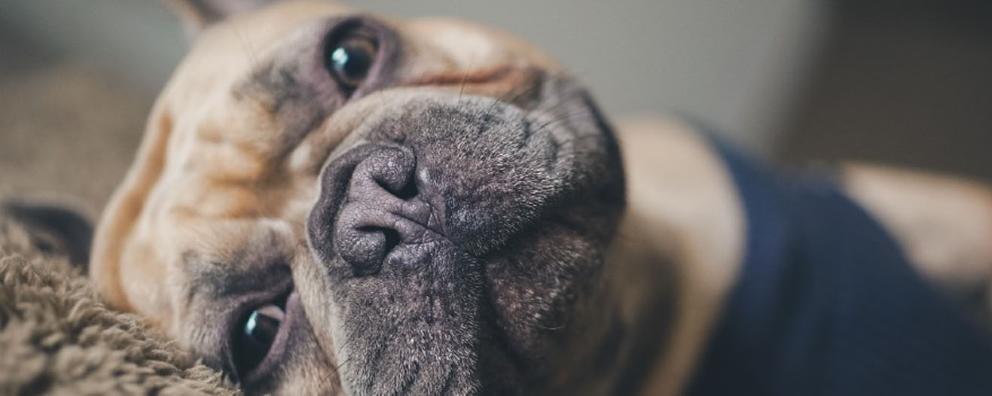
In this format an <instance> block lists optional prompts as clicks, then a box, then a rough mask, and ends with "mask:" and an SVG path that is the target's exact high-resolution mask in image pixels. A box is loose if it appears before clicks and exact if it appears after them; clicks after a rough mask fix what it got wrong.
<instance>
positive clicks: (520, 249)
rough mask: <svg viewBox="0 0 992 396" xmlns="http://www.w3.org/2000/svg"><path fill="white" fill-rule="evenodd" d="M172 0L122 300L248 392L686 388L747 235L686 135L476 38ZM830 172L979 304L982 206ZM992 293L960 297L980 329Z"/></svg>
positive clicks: (953, 193) (443, 23) (725, 173)
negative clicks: (185, 39) (173, 14)
mask: <svg viewBox="0 0 992 396" xmlns="http://www.w3.org/2000/svg"><path fill="white" fill-rule="evenodd" d="M172 5H173V6H174V8H175V9H176V10H178V11H179V14H180V15H182V16H184V18H185V21H186V22H187V26H188V27H189V30H190V31H191V32H194V33H193V35H194V36H195V38H194V41H193V45H192V48H191V50H190V52H189V54H188V55H187V56H186V58H185V60H184V61H183V62H182V63H181V65H180V66H179V67H178V69H177V70H176V71H175V74H174V75H173V77H172V79H171V80H170V82H169V83H168V84H167V86H166V87H165V88H164V90H163V91H162V93H161V96H160V97H159V99H158V101H157V102H156V104H155V106H154V109H153V110H152V112H151V116H150V118H149V120H148V124H147V129H146V132H145V135H144V140H143V143H142V144H141V147H140V149H139V151H138V153H137V156H136V159H135V161H134V165H133V167H132V168H131V169H130V171H129V173H128V175H127V177H126V179H125V180H124V181H123V182H122V184H121V185H120V187H119V188H118V190H117V191H116V193H115V194H114V196H113V198H112V200H111V202H110V203H109V204H108V205H107V207H106V209H105V210H104V213H103V216H102V218H101V220H100V221H99V224H98V227H97V229H96V232H95V239H94V243H93V248H92V256H91V259H90V263H89V265H90V275H91V278H92V280H93V282H94V283H95V284H96V286H97V287H98V290H99V291H100V293H101V295H102V296H103V297H104V298H105V299H106V300H107V301H108V302H109V303H110V304H111V305H112V306H114V307H116V308H117V309H121V310H125V311H131V312H135V313H138V314H140V315H142V316H144V317H146V318H147V319H148V320H149V321H150V322H151V323H153V324H154V325H155V326H156V327H157V328H159V329H161V330H162V331H164V332H165V333H167V334H169V335H171V336H172V337H174V338H175V339H176V340H178V342H179V343H180V344H181V345H183V346H184V347H186V348H188V349H190V350H191V351H193V352H195V353H197V354H198V355H199V356H201V357H202V358H203V359H204V361H205V362H206V363H207V364H209V365H211V366H213V367H216V368H218V369H220V370H223V371H224V372H225V373H227V374H228V375H229V376H230V377H231V378H232V380H234V381H236V382H237V383H238V384H239V385H240V386H241V387H242V388H243V389H244V390H245V391H246V392H248V393H252V394H254V393H280V394H336V393H342V394H533V393H537V394H542V393H545V394H547V393H550V394H635V393H636V394H658V395H665V394H679V393H683V392H686V391H687V389H689V388H688V387H689V386H690V385H691V383H692V381H693V378H694V376H695V375H696V373H695V371H696V370H698V369H699V368H700V367H701V365H703V361H704V360H705V355H706V351H707V350H708V348H709V344H710V340H711V338H712V337H713V336H714V334H715V333H716V332H717V328H718V327H719V323H720V322H721V319H720V318H721V312H722V310H723V309H724V307H725V306H726V305H727V304H729V302H728V299H730V298H732V294H733V293H732V290H733V289H734V287H735V284H736V282H738V280H739V279H740V278H741V277H742V276H743V275H742V272H743V270H742V264H741V263H742V261H744V257H745V256H746V255H747V251H748V240H749V238H750V237H751V236H750V235H749V229H748V224H749V223H750V221H749V218H748V209H747V207H746V206H747V205H746V202H744V201H743V200H742V199H741V193H740V192H739V191H738V189H737V188H736V187H735V182H734V178H733V175H732V173H731V171H730V170H728V167H727V166H726V164H725V162H724V161H723V159H722V158H721V156H720V154H719V152H718V151H717V150H716V149H715V148H714V144H713V142H712V141H711V140H710V139H708V138H707V137H705V135H703V134H701V133H699V132H698V130H697V129H698V128H696V127H695V126H694V125H692V124H691V123H687V122H682V121H672V120H662V119H657V120H642V121H635V122H626V123H620V124H617V125H618V126H617V127H614V126H613V125H614V124H612V123H611V122H610V121H608V120H607V119H606V117H605V116H604V115H603V114H602V113H601V112H600V110H599V109H598V107H597V106H596V104H595V102H594V100H593V99H592V96H591V95H590V93H589V92H587V91H586V90H585V89H584V88H583V87H582V85H581V84H580V83H579V82H578V81H577V80H576V79H575V78H573V77H572V76H571V75H569V74H568V73H567V71H565V69H564V68H563V67H562V66H560V65H559V64H557V63H556V62H555V61H554V60H552V59H550V58H549V57H548V56H546V55H544V54H543V53H542V52H541V51H539V50H537V49H535V48H534V47H532V46H530V45H529V44H527V43H526V42H524V41H522V40H520V39H517V38H514V37H512V36H511V35H509V34H506V33H503V32H500V31H498V30H494V29H491V28H487V27H483V26H479V25H476V24H472V23H467V22H462V21H456V20H449V19H433V18H429V19H407V20H401V19H393V18H385V17H379V16H372V15H368V14H365V13H362V12H360V11H356V10H354V9H351V8H349V7H346V6H343V5H339V4H334V3H326V2H307V1H263V0H256V1H234V0H231V1H220V0H218V1H207V0H200V1H196V0H177V1H174V2H172ZM646 77H647V76H646ZM835 180H836V182H837V184H838V185H839V186H840V188H841V189H842V190H843V191H844V193H845V194H846V195H848V196H849V197H850V198H851V199H852V200H853V202H856V203H857V204H858V205H859V206H860V207H862V208H864V210H865V211H867V213H869V214H870V215H871V216H872V218H874V219H876V220H877V221H878V222H879V224H881V226H882V227H884V229H885V230H886V232H887V233H888V234H889V235H891V236H892V237H893V239H894V240H895V241H896V242H897V243H898V246H899V247H900V249H901V251H903V252H905V254H906V256H907V257H908V258H909V261H910V262H912V263H913V265H914V267H913V268H914V271H918V272H920V273H921V274H923V275H924V276H925V277H926V279H928V282H930V284H932V285H935V287H936V288H938V289H939V290H942V291H944V292H946V293H945V294H947V295H949V296H952V297H953V296H974V295H976V293H979V294H980V293H987V292H988V290H989V289H988V285H989V280H990V279H992V243H990V242H989V241H992V192H990V190H989V189H988V188H987V187H984V186H981V185H978V184H975V183H971V182H965V181H960V180H957V179H949V178H944V177H941V176H934V175H929V174H923V173H916V172H911V171H903V170H898V169H892V168H883V167H876V166H869V165H859V164H853V165H844V166H841V167H840V168H839V169H838V172H837V173H836V175H835ZM984 296H985V297H984V299H982V298H979V299H978V300H977V301H981V302H980V303H974V301H976V300H975V299H969V298H966V297H962V298H960V299H959V300H960V301H962V302H963V303H962V304H963V305H962V306H967V307H973V308H974V309H972V311H973V312H975V315H974V317H976V318H981V317H984V316H983V313H984V312H987V311H988V306H987V302H988V301H989V299H988V295H987V294H984Z"/></svg>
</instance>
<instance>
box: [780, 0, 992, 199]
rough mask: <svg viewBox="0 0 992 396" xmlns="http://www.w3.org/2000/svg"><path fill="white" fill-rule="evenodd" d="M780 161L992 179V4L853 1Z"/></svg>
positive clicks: (842, 12) (845, 4) (838, 7)
mask: <svg viewBox="0 0 992 396" xmlns="http://www.w3.org/2000/svg"><path fill="white" fill-rule="evenodd" d="M833 6H834V7H835V12H834V13H833V15H834V21H833V23H832V25H831V26H830V27H829V28H828V32H827V39H826V44H825V46H824V49H823V52H822V53H821V54H820V55H818V60H817V61H815V62H814V64H815V65H816V66H815V69H814V71H813V72H812V73H811V74H810V77H811V79H810V82H809V83H808V85H807V87H808V88H807V89H806V91H805V93H803V94H802V95H801V99H800V100H799V101H798V102H797V103H796V105H795V107H794V108H793V111H792V112H791V113H792V114H793V115H792V120H791V121H790V122H788V124H787V125H788V127H787V128H786V131H785V133H784V134H783V141H782V142H781V144H780V146H779V147H780V148H779V153H778V156H779V157H780V158H782V159H784V160H786V161H788V162H793V163H803V162H808V161H811V160H825V161H832V160H838V159H861V160H870V161H876V162H884V163H893V164H900V165H908V166H913V167H919V168H926V169H932V170H937V171H942V172H948V173H954V174H961V175H967V176H971V177H976V178H979V179H983V180H986V181H992V154H990V150H992V2H989V1H985V0H971V1H963V0H955V1H919V0H875V1H862V0H844V1H836V2H834V3H833Z"/></svg>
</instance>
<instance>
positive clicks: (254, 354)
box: [231, 304, 286, 377]
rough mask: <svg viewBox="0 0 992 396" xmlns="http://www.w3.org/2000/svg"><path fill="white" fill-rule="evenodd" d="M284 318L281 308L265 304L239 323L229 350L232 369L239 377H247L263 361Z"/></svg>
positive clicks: (283, 311) (283, 310)
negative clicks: (232, 360) (232, 361)
mask: <svg viewBox="0 0 992 396" xmlns="http://www.w3.org/2000/svg"><path fill="white" fill-rule="evenodd" d="M285 318H286V313H285V309H284V308H283V307H280V306H278V305H275V304H267V305H264V306H262V307H259V308H257V309H255V310H253V311H251V312H250V313H249V314H248V315H247V316H246V317H245V318H244V319H243V320H242V321H241V323H240V325H239V328H238V329H235V335H234V337H233V341H234V342H233V345H232V348H231V349H232V357H233V358H234V369H235V370H236V371H237V372H238V375H239V376H241V377H244V376H247V374H248V373H250V372H251V371H252V370H254V369H255V368H256V367H258V366H259V364H261V363H262V362H263V361H264V360H265V357H266V356H267V355H268V354H269V349H271V348H272V343H273V341H275V338H276V334H278V333H279V327H280V326H281V325H282V322H283V321H284V320H285Z"/></svg>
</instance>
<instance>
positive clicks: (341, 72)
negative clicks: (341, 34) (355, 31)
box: [327, 36, 378, 91]
mask: <svg viewBox="0 0 992 396" xmlns="http://www.w3.org/2000/svg"><path fill="white" fill-rule="evenodd" d="M377 52H378V48H377V45H376V42H375V41H374V40H372V39H370V38H368V37H363V36H348V37H345V38H344V39H342V40H340V41H338V42H336V43H335V44H332V45H330V46H328V52H327V69H328V71H330V72H331V74H332V75H333V76H334V78H335V79H337V80H338V82H339V83H340V84H341V85H342V86H344V88H346V89H347V90H349V91H351V90H354V89H355V88H358V86H359V85H361V83H362V82H363V81H365V78H366V77H368V74H369V70H370V69H372V65H373V63H375V56H376V53H377Z"/></svg>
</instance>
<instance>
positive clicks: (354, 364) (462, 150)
mask: <svg viewBox="0 0 992 396" xmlns="http://www.w3.org/2000/svg"><path fill="white" fill-rule="evenodd" d="M541 89H542V93H541V95H543V96H541V98H540V100H538V101H537V102H536V104H534V105H533V106H532V107H530V108H525V107H520V106H516V105H511V104H507V103H503V102H500V101H497V100H495V99H489V98H483V97H470V96H461V95H458V94H451V95H447V94H437V95H424V96H423V97H417V98H413V99H411V100H406V101H404V102H402V103H395V104H391V105H390V106H384V108H386V109H387V110H382V111H379V112H377V113H376V114H375V115H374V116H371V117H368V119H366V120H365V121H364V122H363V123H362V125H361V126H360V127H359V128H357V129H356V130H355V131H353V132H352V135H354V136H357V137H358V138H355V139H351V141H352V142H354V143H351V144H350V145H349V146H348V147H346V148H343V149H340V150H339V152H340V154H339V155H335V156H334V157H333V158H332V159H331V160H329V161H328V163H327V164H326V165H325V167H324V169H323V172H322V174H321V178H320V181H321V187H320V196H319V199H318V201H317V203H316V204H315V205H314V207H313V208H312V210H311V212H310V217H309V220H308V225H307V235H308V244H309V247H310V249H311V252H312V255H313V258H314V260H313V261H314V265H313V266H311V267H310V268H309V270H308V271H305V272H306V275H302V276H303V277H306V278H308V280H305V281H304V282H306V283H307V284H308V285H306V286H304V287H302V288H301V289H310V290H301V293H303V294H306V293H315V294H317V296H311V297H310V298H307V297H306V296H305V295H304V300H305V302H308V304H306V305H307V312H308V314H309V315H308V316H310V318H311V320H313V321H314V324H313V327H314V331H315V332H317V333H318V338H321V336H320V335H319V334H320V333H321V332H326V334H328V335H329V337H324V338H323V339H322V341H323V346H324V347H325V349H327V350H328V351H327V352H328V353H329V354H331V355H333V356H334V359H335V360H336V361H337V368H338V374H339V375H340V379H341V382H342V386H343V388H344V389H345V390H346V391H347V392H349V393H359V394H366V393H372V394H381V393H403V394H407V393H413V394H448V393H452V394H472V393H480V392H482V393H500V394H504V393H522V392H526V391H529V390H533V389H534V387H535V386H536V384H539V383H541V382H542V381H543V380H545V379H546V378H545V377H547V376H548V375H549V373H550V370H551V367H552V366H553V365H554V362H553V358H552V356H554V355H555V352H556V350H555V348H557V347H559V346H560V345H558V343H556V341H555V340H560V339H561V338H562V337H561V336H562V334H564V333H565V332H566V331H568V330H570V329H567V328H566V327H567V326H564V325H563V324H564V323H567V322H568V321H569V315H570V312H571V311H573V310H574V307H575V305H576V304H578V302H577V300H576V296H578V295H582V294H583V293H584V291H585V289H587V288H589V287H592V284H594V283H595V281H594V279H595V278H596V275H597V274H598V272H599V268H600V266H601V252H602V250H603V247H604V245H605V244H606V243H607V241H608V239H609V238H610V236H611V234H612V232H613V228H614V226H615V221H616V218H617V217H618V215H619V212H620V210H621V207H622V203H623V184H622V170H621V169H620V165H619V155H618V153H617V149H616V145H615V142H614V141H613V138H612V136H611V134H610V132H609V129H608V128H607V127H606V124H605V123H604V122H603V121H602V120H601V119H600V118H599V117H598V114H597V112H596V109H595V108H594V107H593V105H592V104H591V103H590V102H589V100H588V97H587V96H586V95H585V94H584V93H582V92H581V91H579V90H576V89H575V88H574V87H573V86H572V85H568V84H564V85H563V84H560V83H559V84H548V83H546V84H545V85H544V86H542V87H541ZM295 277H296V278H300V277H301V275H300V274H296V276H295ZM298 282H299V281H298Z"/></svg>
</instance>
